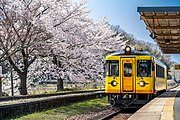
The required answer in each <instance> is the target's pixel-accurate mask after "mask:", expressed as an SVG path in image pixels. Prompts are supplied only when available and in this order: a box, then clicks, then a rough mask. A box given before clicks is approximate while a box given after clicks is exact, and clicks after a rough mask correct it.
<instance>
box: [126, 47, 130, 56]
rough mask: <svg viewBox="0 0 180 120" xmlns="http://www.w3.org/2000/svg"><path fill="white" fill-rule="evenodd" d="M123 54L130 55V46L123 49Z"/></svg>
mask: <svg viewBox="0 0 180 120" xmlns="http://www.w3.org/2000/svg"><path fill="white" fill-rule="evenodd" d="M125 54H131V47H130V46H126V47H125Z"/></svg>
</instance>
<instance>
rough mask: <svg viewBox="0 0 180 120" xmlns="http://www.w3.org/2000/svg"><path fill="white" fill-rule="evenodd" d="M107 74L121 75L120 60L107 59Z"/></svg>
mask: <svg viewBox="0 0 180 120" xmlns="http://www.w3.org/2000/svg"><path fill="white" fill-rule="evenodd" d="M106 76H119V61H118V60H107V61H106Z"/></svg>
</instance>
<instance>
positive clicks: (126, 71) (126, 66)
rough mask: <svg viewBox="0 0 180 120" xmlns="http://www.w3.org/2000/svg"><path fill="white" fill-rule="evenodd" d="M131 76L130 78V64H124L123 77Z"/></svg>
mask: <svg viewBox="0 0 180 120" xmlns="http://www.w3.org/2000/svg"><path fill="white" fill-rule="evenodd" d="M131 76H132V64H131V63H124V77H131Z"/></svg>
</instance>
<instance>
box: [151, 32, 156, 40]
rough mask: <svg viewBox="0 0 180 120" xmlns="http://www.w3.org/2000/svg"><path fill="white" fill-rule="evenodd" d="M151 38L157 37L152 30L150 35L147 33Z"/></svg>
mask: <svg viewBox="0 0 180 120" xmlns="http://www.w3.org/2000/svg"><path fill="white" fill-rule="evenodd" d="M149 36H150V37H151V38H152V39H156V38H157V34H156V33H155V32H152V33H151V34H150V35H149Z"/></svg>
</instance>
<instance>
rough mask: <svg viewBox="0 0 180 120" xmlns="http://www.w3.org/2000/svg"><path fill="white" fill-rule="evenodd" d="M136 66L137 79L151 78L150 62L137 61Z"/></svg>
mask: <svg viewBox="0 0 180 120" xmlns="http://www.w3.org/2000/svg"><path fill="white" fill-rule="evenodd" d="M137 65H138V67H137V76H138V77H151V60H138V61H137Z"/></svg>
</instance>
